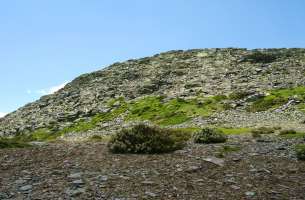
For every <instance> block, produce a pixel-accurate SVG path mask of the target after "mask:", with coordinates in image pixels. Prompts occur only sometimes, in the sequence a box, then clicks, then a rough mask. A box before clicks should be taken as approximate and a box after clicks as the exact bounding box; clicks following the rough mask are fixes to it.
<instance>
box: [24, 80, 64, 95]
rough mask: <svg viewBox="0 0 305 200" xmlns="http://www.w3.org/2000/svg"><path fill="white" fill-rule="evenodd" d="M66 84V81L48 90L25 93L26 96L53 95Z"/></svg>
mask: <svg viewBox="0 0 305 200" xmlns="http://www.w3.org/2000/svg"><path fill="white" fill-rule="evenodd" d="M67 83H68V81H65V82H64V83H62V84H60V85H55V86H52V87H50V88H46V89H41V90H35V91H32V90H27V91H26V93H27V94H32V93H35V94H40V95H48V94H53V93H55V92H57V91H58V90H60V89H62V88H63V87H65V85H67Z"/></svg>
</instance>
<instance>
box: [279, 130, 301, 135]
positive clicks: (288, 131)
mask: <svg viewBox="0 0 305 200" xmlns="http://www.w3.org/2000/svg"><path fill="white" fill-rule="evenodd" d="M292 134H297V132H296V131H295V130H293V129H287V130H282V131H280V135H292Z"/></svg>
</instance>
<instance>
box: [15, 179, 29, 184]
mask: <svg viewBox="0 0 305 200" xmlns="http://www.w3.org/2000/svg"><path fill="white" fill-rule="evenodd" d="M24 183H26V180H24V179H18V180H16V181H15V184H18V185H21V184H24Z"/></svg>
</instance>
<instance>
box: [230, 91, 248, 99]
mask: <svg viewBox="0 0 305 200" xmlns="http://www.w3.org/2000/svg"><path fill="white" fill-rule="evenodd" d="M248 95H249V92H246V91H236V92H232V93H231V94H229V98H230V99H233V100H239V99H243V98H245V97H247V96H248Z"/></svg>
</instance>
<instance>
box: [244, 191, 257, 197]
mask: <svg viewBox="0 0 305 200" xmlns="http://www.w3.org/2000/svg"><path fill="white" fill-rule="evenodd" d="M245 194H246V196H248V197H253V196H255V192H251V191H249V192H246V193H245Z"/></svg>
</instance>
